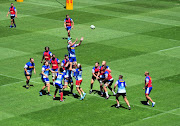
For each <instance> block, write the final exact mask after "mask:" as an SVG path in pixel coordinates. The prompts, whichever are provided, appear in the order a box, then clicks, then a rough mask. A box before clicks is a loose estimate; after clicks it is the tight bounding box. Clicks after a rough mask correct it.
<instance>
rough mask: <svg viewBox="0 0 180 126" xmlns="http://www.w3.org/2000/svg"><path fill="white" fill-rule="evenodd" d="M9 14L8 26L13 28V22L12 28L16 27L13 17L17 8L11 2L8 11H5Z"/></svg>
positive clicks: (15, 16) (15, 15)
mask: <svg viewBox="0 0 180 126" xmlns="http://www.w3.org/2000/svg"><path fill="white" fill-rule="evenodd" d="M9 14H10V16H11V25H10V28H13V26H12V25H13V24H14V28H16V24H15V20H14V19H15V18H17V10H16V7H14V5H13V3H11V7H10V8H9V11H8V13H7V17H8V15H9Z"/></svg>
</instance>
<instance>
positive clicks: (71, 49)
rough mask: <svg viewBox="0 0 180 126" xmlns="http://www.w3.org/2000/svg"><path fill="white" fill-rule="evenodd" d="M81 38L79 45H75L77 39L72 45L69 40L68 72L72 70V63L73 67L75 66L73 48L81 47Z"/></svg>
mask: <svg viewBox="0 0 180 126" xmlns="http://www.w3.org/2000/svg"><path fill="white" fill-rule="evenodd" d="M83 39H84V38H83V37H81V39H80V42H79V44H75V43H76V42H77V40H78V39H77V38H76V40H75V42H73V43H72V41H71V40H69V41H68V46H67V49H68V52H69V61H70V68H69V70H70V71H71V70H72V64H73V63H74V64H75V65H77V61H76V54H75V47H78V46H80V45H81V43H82V41H83Z"/></svg>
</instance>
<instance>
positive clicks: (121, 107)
mask: <svg viewBox="0 0 180 126" xmlns="http://www.w3.org/2000/svg"><path fill="white" fill-rule="evenodd" d="M116 106H117V104H114V105H111V107H115V108H116ZM119 108H123V109H128V108H126V107H124V106H122V105H120V106H119ZM119 108H117V109H119Z"/></svg>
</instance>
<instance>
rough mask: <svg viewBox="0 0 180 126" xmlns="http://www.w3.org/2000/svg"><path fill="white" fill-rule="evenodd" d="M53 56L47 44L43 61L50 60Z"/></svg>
mask: <svg viewBox="0 0 180 126" xmlns="http://www.w3.org/2000/svg"><path fill="white" fill-rule="evenodd" d="M51 57H52V53H51V52H50V51H49V47H48V46H46V47H45V51H44V52H43V56H42V60H41V63H42V62H43V60H44V59H45V61H50V59H51Z"/></svg>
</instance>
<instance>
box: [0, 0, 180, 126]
mask: <svg viewBox="0 0 180 126" xmlns="http://www.w3.org/2000/svg"><path fill="white" fill-rule="evenodd" d="M59 1H61V2H62V3H64V1H62V0H59ZM11 2H13V0H9V1H7V0H1V4H0V11H1V16H0V53H1V54H0V60H1V61H0V65H1V71H0V82H1V83H0V99H1V102H0V124H1V125H2V126H5V125H7V126H9V125H13V126H16V125H17V126H19V125H22V126H24V125H45V126H49V125H75V126H76V125H83V126H84V125H88V126H92V125H107V126H110V125H126V126H141V125H143V126H144V125H149V126H151V125H152V126H154V125H163V126H164V125H165V126H169V125H171V126H177V125H179V123H180V109H179V104H180V101H179V99H180V93H179V90H180V84H179V82H180V77H179V75H180V65H179V63H180V32H179V31H180V14H179V11H180V8H179V5H180V1H179V0H76V1H75V0H74V10H73V11H68V10H65V9H64V8H63V6H62V5H60V4H59V3H58V2H57V1H55V0H38V1H37V0H24V2H23V3H17V2H15V3H14V5H15V7H16V8H17V10H18V18H17V19H15V20H16V24H17V28H14V29H10V28H8V27H9V25H10V19H9V17H8V18H6V14H7V11H8V8H9V6H10V3H11ZM64 4H65V3H64ZM66 14H69V15H70V17H71V18H72V19H73V20H74V22H75V27H74V29H73V30H72V31H71V36H72V38H73V41H74V40H75V38H80V37H81V36H84V41H83V43H82V45H81V46H80V47H78V48H76V55H77V61H78V62H79V63H81V64H82V67H83V83H82V88H83V89H84V91H85V92H86V93H87V96H86V98H85V100H83V101H80V100H79V96H78V95H75V96H72V95H71V94H69V93H68V90H69V89H66V90H65V91H64V100H65V102H63V103H62V102H61V103H60V102H59V100H54V101H53V100H52V97H49V96H45V95H44V96H42V97H40V96H39V94H38V92H39V90H40V89H41V88H42V86H43V83H42V82H41V79H40V75H39V73H40V72H41V66H42V64H41V63H40V61H41V58H42V52H43V51H44V47H45V46H49V47H50V51H51V52H52V53H54V54H56V56H57V57H58V58H59V59H60V60H63V56H64V54H67V48H66V47H67V42H66V40H65V39H62V38H64V37H67V32H66V31H65V29H64V26H63V20H64V18H65V15H66ZM92 24H93V25H95V26H96V29H94V30H92V29H90V28H89V26H90V25H92ZM30 57H33V58H34V59H35V64H36V71H37V74H36V75H35V74H33V76H32V78H31V81H30V84H31V85H32V86H31V87H30V89H28V90H27V89H25V88H24V87H23V86H24V85H25V77H24V72H23V67H24V64H25V63H26V62H28V61H29V58H30ZM103 60H106V61H107V65H109V66H110V68H111V69H112V76H113V78H114V79H115V80H117V79H118V75H119V74H123V75H124V80H125V81H126V83H127V86H128V87H127V98H128V100H129V102H130V104H131V107H132V110H131V111H129V110H127V105H126V104H125V102H124V101H123V99H122V98H120V103H121V104H122V107H121V108H119V109H117V108H115V105H116V101H115V97H114V96H112V93H111V92H110V91H109V94H110V95H111V96H110V99H108V100H105V99H104V98H102V97H100V96H99V94H98V92H97V91H96V90H99V84H98V82H97V81H96V82H95V83H94V87H93V89H94V90H95V91H94V92H93V93H92V94H89V93H88V92H89V88H90V81H91V76H92V75H91V69H92V67H93V66H94V62H96V61H99V62H101V61H103ZM145 71H149V72H150V75H151V77H152V80H153V90H152V93H151V95H150V96H151V97H152V99H153V100H154V101H155V102H156V106H155V107H154V108H152V107H151V106H146V105H144V101H145V97H144V90H142V88H143V86H144V72H145ZM50 80H51V77H50ZM54 90H55V88H54V87H53V86H51V93H52V94H53V92H54ZM74 92H75V93H76V94H78V93H77V91H76V90H75V88H74ZM58 98H59V96H58V95H57V99H58Z"/></svg>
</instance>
